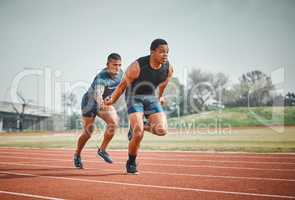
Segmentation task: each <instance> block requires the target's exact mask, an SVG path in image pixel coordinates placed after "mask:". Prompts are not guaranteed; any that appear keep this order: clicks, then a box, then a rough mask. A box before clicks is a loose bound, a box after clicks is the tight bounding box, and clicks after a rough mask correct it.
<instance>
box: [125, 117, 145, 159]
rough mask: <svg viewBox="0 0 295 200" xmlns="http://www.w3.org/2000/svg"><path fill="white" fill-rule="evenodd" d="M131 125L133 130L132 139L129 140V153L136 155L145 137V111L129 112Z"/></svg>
mask: <svg viewBox="0 0 295 200" xmlns="http://www.w3.org/2000/svg"><path fill="white" fill-rule="evenodd" d="M129 121H130V126H131V129H132V131H133V135H132V139H131V141H130V142H129V146H128V153H129V155H132V156H136V155H137V151H138V148H139V146H140V142H141V140H142V138H143V113H142V112H134V113H130V114H129Z"/></svg>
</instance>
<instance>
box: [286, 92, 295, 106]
mask: <svg viewBox="0 0 295 200" xmlns="http://www.w3.org/2000/svg"><path fill="white" fill-rule="evenodd" d="M285 105H286V106H295V93H293V92H288V93H287V94H286V96H285Z"/></svg>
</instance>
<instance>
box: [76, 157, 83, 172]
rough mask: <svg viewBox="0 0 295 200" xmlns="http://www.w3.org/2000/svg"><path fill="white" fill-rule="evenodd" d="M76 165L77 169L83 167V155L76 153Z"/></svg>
mask: <svg viewBox="0 0 295 200" xmlns="http://www.w3.org/2000/svg"><path fill="white" fill-rule="evenodd" d="M74 165H75V167H76V168H77V169H83V163H82V160H81V156H77V155H74Z"/></svg>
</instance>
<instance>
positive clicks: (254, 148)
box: [0, 107, 295, 152]
mask: <svg viewBox="0 0 295 200" xmlns="http://www.w3.org/2000/svg"><path fill="white" fill-rule="evenodd" d="M284 125H285V126H284ZM169 127H170V129H169V134H168V135H166V136H165V137H157V136H154V135H152V134H150V133H146V134H145V137H144V139H143V142H142V144H141V148H142V149H144V150H167V151H173V150H175V151H178V150H179V151H244V152H295V108H294V107H286V108H282V107H259V108H228V109H224V110H222V112H220V111H212V112H208V113H203V114H198V115H197V114H195V115H189V116H184V117H181V118H180V119H178V118H170V119H169ZM222 127H223V128H222ZM79 134H80V130H79V131H77V132H72V133H46V132H44V133H33V132H25V133H1V134H0V146H2V147H27V148H75V146H76V141H77V138H78V136H79ZM101 137H102V132H101V131H100V132H96V133H95V134H94V135H93V137H92V138H91V139H90V141H89V142H88V143H87V147H89V148H96V147H97V145H98V143H100V142H101ZM127 146H128V140H127V129H123V128H121V129H120V130H119V131H118V133H117V134H116V136H115V137H114V139H113V141H112V142H111V144H110V149H127Z"/></svg>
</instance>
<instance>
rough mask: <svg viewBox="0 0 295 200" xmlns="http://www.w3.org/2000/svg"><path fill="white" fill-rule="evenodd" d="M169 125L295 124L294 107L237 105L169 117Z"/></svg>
mask: <svg viewBox="0 0 295 200" xmlns="http://www.w3.org/2000/svg"><path fill="white" fill-rule="evenodd" d="M169 125H170V127H176V128H180V127H203V126H205V127H206V126H214V125H216V126H218V127H229V126H230V127H252V126H275V125H286V126H290V125H295V107H252V108H247V107H239V108H226V109H224V110H221V111H211V112H208V113H201V114H193V115H188V116H183V117H180V118H179V119H178V118H171V119H169Z"/></svg>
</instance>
